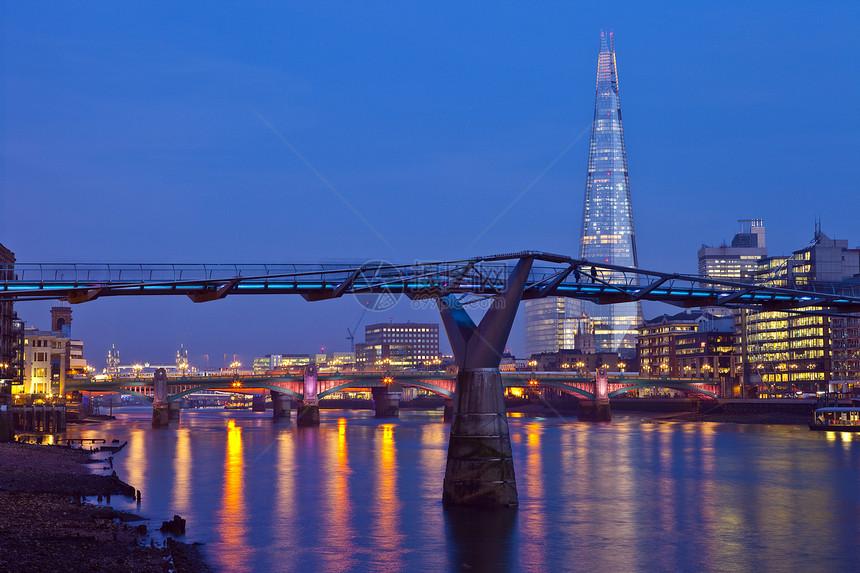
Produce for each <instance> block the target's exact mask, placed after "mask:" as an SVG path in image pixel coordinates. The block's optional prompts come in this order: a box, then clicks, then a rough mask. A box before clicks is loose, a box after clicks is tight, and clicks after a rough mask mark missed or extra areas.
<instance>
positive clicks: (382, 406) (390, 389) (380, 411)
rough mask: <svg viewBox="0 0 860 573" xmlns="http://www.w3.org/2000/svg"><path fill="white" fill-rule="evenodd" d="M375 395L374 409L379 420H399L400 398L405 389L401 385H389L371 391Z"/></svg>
mask: <svg viewBox="0 0 860 573" xmlns="http://www.w3.org/2000/svg"><path fill="white" fill-rule="evenodd" d="M370 392H371V394H373V408H374V410H376V417H377V418H399V417H400V396H401V395H402V393H403V387H402V386H401V385H400V384H395V383H392V384H387V385H385V386H380V387H376V388H371V389H370Z"/></svg>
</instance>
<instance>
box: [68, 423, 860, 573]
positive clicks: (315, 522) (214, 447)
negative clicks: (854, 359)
mask: <svg viewBox="0 0 860 573" xmlns="http://www.w3.org/2000/svg"><path fill="white" fill-rule="evenodd" d="M119 412H120V413H118V414H117V420H116V421H111V422H106V423H104V424H102V425H99V426H87V427H72V428H70V429H69V431H68V432H67V436H68V437H74V438H78V437H84V438H87V437H105V438H108V439H113V438H117V439H120V440H123V441H125V440H128V442H129V444H128V446H127V447H126V448H125V449H124V450H123V451H122V452H121V453H119V454H118V455H117V457H116V459H115V461H114V468H115V469H116V471H117V473H118V474H119V475H120V476H121V477H122V478H123V479H125V480H126V481H128V482H129V483H131V484H132V485H133V486H135V487H136V488H138V489H140V490H141V491H142V493H143V499H142V503H141V506H140V509H139V510H136V511H139V512H140V513H141V514H143V515H146V516H148V517H151V518H152V519H153V523H154V525H157V523H156V522H160V520H166V519H170V518H172V517H173V515H174V514H179V515H181V516H182V517H184V518H186V519H187V520H188V529H187V536H186V540H187V541H200V542H204V543H206V545H205V547H204V552H205V554H206V556H207V558H208V559H209V561H210V562H211V563H212V565H213V566H214V567H216V568H217V569H218V570H221V571H316V570H319V571H403V570H411V571H451V570H461V569H468V568H471V570H473V571H476V570H477V571H479V570H493V571H548V570H553V571H593V570H601V571H755V570H771V571H773V570H779V571H835V570H839V569H842V570H857V563H858V562H860V549H858V543H857V539H858V533H860V488H858V484H860V442H858V441H853V440H852V439H851V438H852V436H850V435H848V434H836V433H811V432H809V431H808V430H806V429H805V428H798V427H787V426H786V427H773V426H771V427H763V426H735V425H729V424H692V423H652V422H650V421H648V420H642V419H641V418H640V417H637V416H622V415H617V416H616V417H615V420H614V421H613V422H612V423H610V424H589V423H583V422H578V421H576V420H575V419H572V418H552V419H544V418H533V417H511V418H510V426H511V441H512V445H513V450H514V462H515V467H516V472H517V483H518V486H519V493H520V507H519V509H517V510H500V511H476V510H471V509H463V508H447V509H446V508H444V507H443V506H442V503H441V486H442V478H443V475H444V472H445V455H446V448H447V440H448V425H447V424H444V423H443V422H442V421H441V413H439V412H414V413H413V412H401V415H402V417H401V418H400V419H399V420H385V421H379V420H376V419H374V418H372V412H370V411H323V415H322V424H321V426H320V427H319V428H297V427H296V426H295V421H294V420H293V421H291V422H279V423H274V422H273V421H272V419H271V413H268V414H262V413H253V412H224V411H214V410H209V411H190V412H183V413H182V420H181V423H180V424H179V425H178V426H177V427H176V428H171V429H169V430H152V429H151V428H150V427H149V426H150V414H149V413H148V412H147V411H145V410H138V411H137V412H132V411H129V410H120V411H119ZM113 502H114V505H115V506H121V505H122V502H120V500H118V499H117V498H114V499H113ZM129 507H131V508H132V509H135V506H134V505H133V504H131V505H130V506H129Z"/></svg>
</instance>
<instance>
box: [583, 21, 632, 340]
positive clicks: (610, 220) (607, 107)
mask: <svg viewBox="0 0 860 573" xmlns="http://www.w3.org/2000/svg"><path fill="white" fill-rule="evenodd" d="M580 257H581V258H583V259H586V260H588V261H593V262H596V263H609V264H612V265H620V266H629V267H635V266H638V258H637V256H636V234H635V232H634V229H633V207H632V205H631V203H630V184H629V180H628V175H627V152H626V150H625V147H624V129H623V127H622V124H621V99H620V96H619V93H618V74H617V71H616V67H615V45H614V42H613V37H612V32H608V33H607V32H602V33H601V34H600V54H599V55H598V59H597V90H596V94H595V98H594V123H592V125H591V146H590V147H589V150H588V175H587V178H586V183H585V204H584V207H583V212H582V234H581V240H580ZM603 278H604V280H608V282H612V281H613V280H615V279H618V280H619V281H621V280H622V279H621V277H615V276H613V274H612V273H609V274H607V275H604V276H603ZM586 313H587V314H588V315H589V316H591V318H592V319H593V320H594V337H595V344H596V347H597V351H598V352H622V353H628V354H629V353H631V352H633V350H634V349H635V344H636V328H637V327H638V326H639V325H640V323H641V322H642V308H641V305H640V303H639V302H631V303H619V304H612V305H605V306H598V305H595V304H587V305H586Z"/></svg>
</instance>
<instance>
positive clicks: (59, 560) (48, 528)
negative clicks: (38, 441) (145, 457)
mask: <svg viewBox="0 0 860 573" xmlns="http://www.w3.org/2000/svg"><path fill="white" fill-rule="evenodd" d="M91 462H92V460H91V459H90V454H89V452H87V451H85V450H72V449H67V448H61V447H56V446H39V445H33V444H19V443H0V570H2V571H21V572H25V571H40V572H42V571H57V572H67V571H120V570H122V571H123V572H125V573H137V572H157V571H177V572H185V571H210V568H209V567H208V566H207V565H206V563H205V562H204V561H203V559H202V557H201V556H200V554H199V551H198V550H197V548H196V547H195V546H193V545H187V544H184V543H180V542H176V541H170V542H169V543H168V545H167V547H155V546H153V544H152V543H151V542H150V544H148V545H144V540H145V534H146V528H147V527H152V525H151V524H149V525H141V524H139V523H131V524H130V523H129V522H141V521H143V518H141V517H139V516H136V515H133V514H130V513H126V512H120V511H116V510H115V509H113V508H110V507H104V506H94V505H90V504H87V503H85V500H84V498H85V497H88V496H89V497H92V496H104V497H105V498H106V499H107V500H108V501H109V500H110V496H111V495H132V496H133V495H134V493H135V491H134V488H133V487H131V486H129V485H128V484H125V483H123V482H122V481H121V480H120V479H118V478H117V477H116V474H113V475H111V476H103V475H94V474H92V473H91V472H90V470H89V468H88V465H87V464H88V463H91ZM98 463H103V462H98Z"/></svg>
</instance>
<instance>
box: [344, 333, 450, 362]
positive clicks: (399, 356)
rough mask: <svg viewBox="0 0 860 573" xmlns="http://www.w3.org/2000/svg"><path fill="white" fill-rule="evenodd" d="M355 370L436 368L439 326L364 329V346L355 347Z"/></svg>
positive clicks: (438, 360) (361, 344) (357, 345)
mask: <svg viewBox="0 0 860 573" xmlns="http://www.w3.org/2000/svg"><path fill="white" fill-rule="evenodd" d="M355 363H356V367H357V368H360V369H365V370H368V369H370V370H372V369H376V368H390V369H393V370H395V369H414V368H427V369H433V368H437V367H438V366H439V364H440V363H441V361H440V354H439V325H438V324H433V323H415V322H401V323H398V322H382V323H379V324H370V325H368V326H366V327H365V328H364V342H363V343H359V344H356V345H355Z"/></svg>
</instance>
